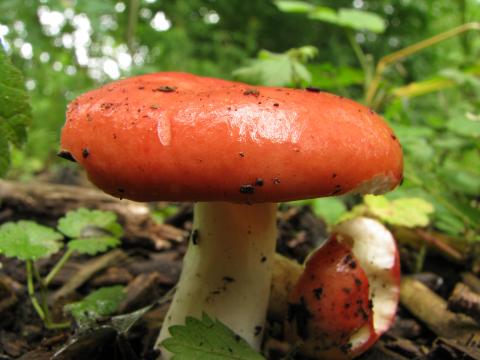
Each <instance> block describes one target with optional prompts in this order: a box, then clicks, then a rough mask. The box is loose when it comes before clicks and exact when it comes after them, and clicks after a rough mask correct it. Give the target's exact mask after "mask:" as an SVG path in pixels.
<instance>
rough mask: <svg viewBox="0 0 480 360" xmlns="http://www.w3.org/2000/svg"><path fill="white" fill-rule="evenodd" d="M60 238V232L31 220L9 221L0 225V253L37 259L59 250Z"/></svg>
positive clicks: (22, 258) (19, 257)
mask: <svg viewBox="0 0 480 360" xmlns="http://www.w3.org/2000/svg"><path fill="white" fill-rule="evenodd" d="M62 239H63V236H62V234H60V233H58V232H56V231H55V230H53V229H51V228H49V227H46V226H43V225H39V224H37V223H35V222H33V221H19V222H17V223H13V222H9V223H6V224H3V225H2V226H0V253H2V254H4V255H5V256H7V257H15V258H17V259H20V260H37V259H39V258H42V257H47V256H50V255H52V254H54V253H56V252H57V251H59V250H60V248H61V247H62V245H63V244H62V242H61V240H62Z"/></svg>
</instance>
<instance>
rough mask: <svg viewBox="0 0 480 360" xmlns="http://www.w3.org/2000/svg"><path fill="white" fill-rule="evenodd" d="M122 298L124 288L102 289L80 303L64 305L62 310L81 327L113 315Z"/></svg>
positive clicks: (123, 296)
mask: <svg viewBox="0 0 480 360" xmlns="http://www.w3.org/2000/svg"><path fill="white" fill-rule="evenodd" d="M124 298H125V291H124V286H121V285H115V286H108V287H102V288H100V289H98V290H96V291H94V292H92V293H91V294H90V295H88V296H87V297H85V298H84V299H83V300H82V301H79V302H76V303H72V304H68V305H66V306H65V307H64V310H65V311H66V312H69V313H71V314H72V316H73V317H74V319H75V320H76V321H77V323H78V324H79V325H81V324H85V323H89V322H90V320H92V319H97V318H99V317H103V316H109V315H111V314H113V313H114V312H115V311H116V310H117V309H118V306H119V305H120V303H121V302H122V300H123V299H124Z"/></svg>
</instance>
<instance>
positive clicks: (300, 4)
mask: <svg viewBox="0 0 480 360" xmlns="http://www.w3.org/2000/svg"><path fill="white" fill-rule="evenodd" d="M274 4H275V6H276V7H277V8H278V9H279V10H280V11H283V12H287V13H307V12H309V11H311V10H313V9H314V6H313V5H312V4H310V3H308V2H305V1H289V0H279V1H275V2H274Z"/></svg>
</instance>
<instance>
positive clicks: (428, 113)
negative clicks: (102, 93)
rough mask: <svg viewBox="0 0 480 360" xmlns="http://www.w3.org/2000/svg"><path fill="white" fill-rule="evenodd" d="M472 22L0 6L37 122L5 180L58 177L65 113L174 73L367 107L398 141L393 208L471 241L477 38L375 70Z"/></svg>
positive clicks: (372, 10)
mask: <svg viewBox="0 0 480 360" xmlns="http://www.w3.org/2000/svg"><path fill="white" fill-rule="evenodd" d="M475 21H477V22H478V21H480V4H479V2H478V1H477V0H458V1H433V0H429V1H413V0H382V1H380V0H353V1H347V0H336V1H333V0H310V1H281V0H277V1H273V0H268V1H267V0H265V1H248V2H247V1H243V0H176V1H167V0H128V1H122V0H115V1H112V0H104V1H73V0H41V1H38V2H37V1H33V0H2V1H1V2H0V39H1V41H2V42H3V44H4V47H5V48H6V49H7V53H8V54H9V55H10V56H11V59H12V61H13V63H14V64H15V65H16V66H17V67H18V68H19V69H21V71H22V72H23V74H24V75H25V77H26V82H25V85H26V88H27V89H28V92H29V95H30V97H31V99H32V108H33V118H34V121H33V123H32V127H31V130H30V132H29V140H28V142H27V144H26V146H25V147H24V149H23V151H22V152H19V151H14V152H13V160H12V162H13V166H12V169H11V171H10V177H13V178H23V177H28V176H32V175H36V174H39V173H41V172H43V171H52V170H53V169H55V168H56V167H57V166H59V165H58V164H59V163H58V162H57V160H56V159H55V156H54V153H55V151H56V150H57V149H58V134H59V131H60V128H61V126H62V124H63V122H64V113H65V107H66V103H67V102H68V101H70V100H72V99H73V98H74V97H75V96H76V95H78V94H80V93H82V92H84V91H86V90H89V89H91V88H93V87H96V86H98V85H99V84H101V83H104V82H108V81H110V80H112V79H115V78H118V77H121V76H130V75H135V74H140V73H146V72H153V71H165V70H176V71H188V72H193V73H197V74H202V75H209V76H215V77H222V78H237V79H241V80H245V81H248V82H251V83H263V84H273V85H285V86H296V87H303V86H314V87H319V88H321V89H325V90H327V91H331V92H334V93H337V94H339V95H343V96H348V97H351V98H354V99H357V100H358V101H361V102H364V103H367V104H368V105H369V106H372V107H373V108H375V110H377V111H378V112H380V113H381V114H382V115H383V116H384V117H385V118H386V120H387V121H388V122H389V123H390V124H391V126H392V127H393V128H394V129H395V132H396V134H397V136H398V138H399V139H400V141H401V143H402V145H403V148H404V153H405V181H404V184H403V186H401V187H400V188H399V189H398V190H396V191H395V192H393V193H391V194H389V195H387V197H388V198H389V199H390V200H394V199H398V198H406V197H409V198H412V197H413V198H422V199H424V200H426V201H428V202H429V203H431V204H433V205H434V207H435V212H434V213H433V214H432V215H430V217H431V220H432V221H433V226H435V227H436V228H437V229H439V230H441V231H444V232H446V233H447V234H449V235H450V236H453V237H456V238H458V239H460V240H462V241H466V242H472V241H474V240H478V239H479V223H480V221H479V219H480V210H479V199H480V196H479V195H480V156H479V155H480V154H479V148H480V112H479V108H480V100H479V99H480V97H479V93H480V78H479V74H480V62H479V59H480V36H479V31H478V30H471V31H466V32H464V33H463V34H461V35H458V36H454V37H451V38H449V39H448V40H445V41H442V42H439V43H437V44H435V45H432V46H428V47H426V48H425V49H423V50H422V51H421V52H418V53H415V54H412V55H409V56H405V57H404V58H402V59H401V61H395V62H394V63H392V64H391V65H390V66H388V67H386V68H385V69H382V72H381V73H379V72H378V70H379V69H378V68H376V64H378V62H379V60H380V59H382V57H384V56H386V55H388V54H392V53H394V52H396V51H398V50H400V49H402V48H404V47H406V46H409V45H412V44H415V43H418V42H419V41H422V40H424V39H428V38H431V37H432V36H435V35H437V34H440V33H442V32H445V31H447V30H449V29H452V28H455V27H458V26H460V25H462V24H465V23H468V22H475ZM477 25H478V23H477ZM383 70H384V71H383ZM376 74H377V75H380V76H379V77H378V79H377V80H378V83H377V84H375V86H374V90H375V91H374V93H373V95H372V94H370V95H372V96H369V94H368V91H369V90H371V89H372V88H373V86H372V83H375V81H376V78H375V76H376ZM62 166H65V165H62ZM357 200H358V199H357ZM352 201H353V202H352ZM345 203H347V204H348V205H349V206H350V205H352V203H355V199H353V200H352V199H351V198H350V197H346V198H344V199H342V202H339V201H338V200H337V201H336V200H333V201H325V200H318V201H316V202H315V201H314V202H313V205H314V209H316V211H317V212H318V213H319V214H325V213H327V212H328V209H329V208H331V209H332V211H333V214H334V215H332V216H330V217H329V218H328V219H329V221H331V222H334V221H335V220H337V219H338V218H339V217H340V216H341V214H342V212H344V211H345V210H346V209H347V208H346V207H345V205H344V204H345ZM392 203H394V202H392ZM320 209H322V210H320Z"/></svg>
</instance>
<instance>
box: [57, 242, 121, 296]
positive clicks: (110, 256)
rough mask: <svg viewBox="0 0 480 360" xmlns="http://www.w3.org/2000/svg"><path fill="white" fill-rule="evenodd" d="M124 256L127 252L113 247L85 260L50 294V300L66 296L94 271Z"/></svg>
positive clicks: (117, 261)
mask: <svg viewBox="0 0 480 360" xmlns="http://www.w3.org/2000/svg"><path fill="white" fill-rule="evenodd" d="M126 257H127V254H125V253H124V252H123V251H122V250H119V249H115V250H112V251H110V252H108V253H106V254H105V255H102V256H99V257H97V258H95V259H93V260H90V261H88V262H86V263H85V264H84V265H83V266H82V268H81V269H80V271H79V272H77V273H76V274H75V275H74V276H73V277H72V278H71V279H70V280H69V281H68V282H66V283H65V285H63V286H62V287H61V288H60V289H58V290H57V291H55V292H54V293H53V294H52V296H51V298H50V300H51V301H52V302H56V301H58V300H60V299H61V298H65V297H67V296H68V295H70V294H71V293H73V292H74V291H75V290H76V289H78V288H79V287H80V286H82V285H83V284H84V283H85V282H87V281H88V280H89V279H90V278H91V277H92V276H93V275H94V274H95V273H97V272H99V271H100V270H103V269H105V268H106V267H108V266H109V265H111V264H114V263H119V262H120V261H121V260H123V259H125V258H126Z"/></svg>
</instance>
